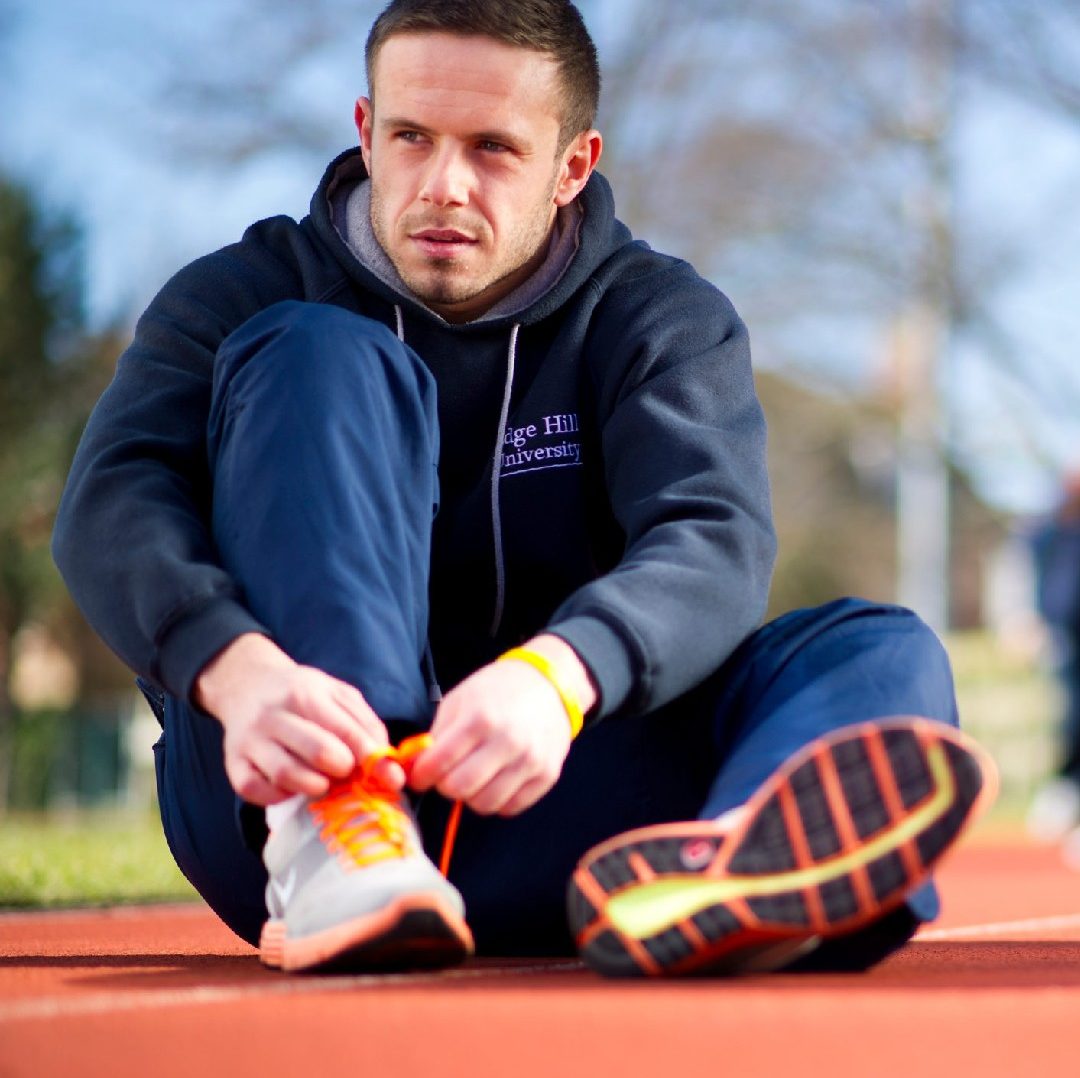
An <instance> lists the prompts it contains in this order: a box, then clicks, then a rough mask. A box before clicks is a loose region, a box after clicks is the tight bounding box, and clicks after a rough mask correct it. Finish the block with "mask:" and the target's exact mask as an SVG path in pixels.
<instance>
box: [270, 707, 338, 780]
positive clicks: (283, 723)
mask: <svg viewBox="0 0 1080 1078" xmlns="http://www.w3.org/2000/svg"><path fill="white" fill-rule="evenodd" d="M266 734H267V735H268V736H269V737H271V738H272V739H273V740H274V741H276V742H277V743H278V744H279V745H281V746H283V747H284V748H286V749H288V751H289V752H290V753H292V755H293V756H295V757H296V758H297V760H299V761H300V762H301V763H302V764H306V765H307V766H308V767H310V768H311V769H312V770H314V771H317V772H318V773H319V774H321V775H329V776H332V777H333V778H339V779H340V778H345V776H346V775H349V774H350V773H351V772H352V771H353V769H354V768H355V767H356V763H357V761H356V757H355V756H354V754H353V751H352V749H350V748H349V746H348V745H346V744H345V742H344V741H342V740H341V738H340V737H338V736H337V735H336V734H334V733H332V732H331V731H330V730H327V729H326V728H325V727H323V726H319V725H317V724H316V723H313V722H311V721H310V720H308V719H302V718H300V717H298V716H296V715H293V714H291V713H289V712H287V711H281V712H277V713H275V714H274V715H273V717H272V718H271V720H270V721H269V722H268V723H267V728H266Z"/></svg>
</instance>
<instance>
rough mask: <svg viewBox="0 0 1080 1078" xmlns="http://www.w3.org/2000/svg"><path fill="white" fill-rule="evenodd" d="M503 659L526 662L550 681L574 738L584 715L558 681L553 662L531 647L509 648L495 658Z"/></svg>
mask: <svg viewBox="0 0 1080 1078" xmlns="http://www.w3.org/2000/svg"><path fill="white" fill-rule="evenodd" d="M505 659H516V660H517V661H518V662H523V663H528V664H529V666H531V667H533V669H534V670H539V671H540V673H541V674H543V675H544V677H546V678H547V679H548V681H549V682H551V687H552V688H553V689H554V690H555V691H556V692H557V693H558V694H559V699H560V700H561V701H562V706H563V707H564V708H565V709H566V717H567V718H568V719H569V720H570V737H571V738H575V737H577V736H578V734H580V733H581V728H582V726H584V725H585V715H584V713H583V712H582V710H581V704H579V703H578V701H577V697H576V696H574V694H573V693H572V692H570V691H569V690H568V689H566V688H565V687H564V686H563V685H562V684H561V682H560V681H559V675H558V673H557V672H556V670H555V664H554V663H553V662H552V661H551V660H550V659H549V658H548V657H547V656H546V655H541V654H540V652H538V651H533V650H532V648H511V649H510V650H509V651H507V652H505V653H504V654H502V655H500V656H499V658H498V659H497V660H496V661H497V662H503V661H504V660H505Z"/></svg>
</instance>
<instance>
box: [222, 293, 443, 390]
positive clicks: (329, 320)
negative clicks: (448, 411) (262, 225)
mask: <svg viewBox="0 0 1080 1078" xmlns="http://www.w3.org/2000/svg"><path fill="white" fill-rule="evenodd" d="M217 360H218V361H217V364H216V366H215V372H214V395H215V397H216V398H218V397H220V396H222V395H223V394H230V393H233V392H235V391H236V390H237V388H238V386H241V387H242V388H243V389H244V390H245V391H246V390H248V389H249V388H250V389H251V390H253V391H258V390H259V389H260V388H269V389H270V390H271V391H272V392H274V393H289V394H300V396H301V398H306V397H308V396H310V395H312V394H314V395H316V396H317V397H318V398H319V403H320V404H323V405H325V406H332V405H334V404H335V403H341V402H343V401H347V402H349V403H351V402H352V398H353V397H354V396H356V395H362V394H364V393H365V392H369V387H370V386H371V385H372V384H373V383H378V384H380V385H386V384H387V383H391V384H393V385H394V386H395V388H397V387H402V388H404V389H405V390H406V391H409V392H411V391H415V392H416V393H417V394H418V395H419V397H420V398H421V399H422V400H425V401H426V400H427V399H428V398H431V399H432V400H433V398H434V379H433V378H432V375H431V373H430V371H428V369H427V367H426V366H425V365H424V364H423V362H422V360H420V358H419V357H418V356H417V354H416V353H415V352H414V351H413V350H412V349H411V348H408V347H407V346H406V345H405V344H403V343H402V342H401V341H399V340H398V338H397V337H396V336H395V335H394V333H393V332H392V331H391V330H390V329H389V328H388V327H387V326H385V325H383V324H382V323H380V322H376V321H374V320H373V319H370V318H366V317H364V316H363V315H359V314H355V313H354V312H352V311H347V310H345V309H344V308H341V307H336V306H333V305H331V304H325V303H304V302H299V301H296V300H286V301H283V302H281V303H275V304H274V305H273V306H271V307H267V308H266V309H265V310H263V311H260V312H259V313H258V314H256V315H254V316H253V317H252V318H250V319H248V320H247V321H246V322H244V323H243V325H241V326H240V327H239V328H238V329H236V330H234V331H233V332H232V333H231V334H230V335H229V336H228V337H226V338H225V340H224V341H223V342H222V344H221V347H220V348H219V350H218V357H217Z"/></svg>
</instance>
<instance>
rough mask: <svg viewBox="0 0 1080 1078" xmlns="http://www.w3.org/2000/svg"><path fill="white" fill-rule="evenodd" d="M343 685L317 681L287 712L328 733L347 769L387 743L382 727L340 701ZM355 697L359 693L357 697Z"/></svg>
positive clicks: (384, 728)
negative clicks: (338, 745)
mask: <svg viewBox="0 0 1080 1078" xmlns="http://www.w3.org/2000/svg"><path fill="white" fill-rule="evenodd" d="M347 688H349V686H345V685H335V684H334V683H333V682H330V681H329V680H326V681H320V683H319V684H318V685H317V687H316V689H315V690H314V691H312V692H310V693H306V694H304V695H303V696H302V697H299V698H297V699H295V700H293V701H291V702H290V710H291V712H292V713H293V714H295V715H298V716H299V717H300V718H302V719H303V720H305V721H306V722H308V723H310V724H312V725H314V726H318V727H320V728H321V729H323V730H326V731H327V732H328V733H330V734H332V735H333V736H334V737H335V738H336V739H337V740H338V741H339V742H340V743H341V744H342V745H343V746H344V747H345V748H346V750H347V751H348V753H349V756H350V760H351V763H350V765H349V766H350V769H351V768H352V767H355V766H356V765H357V764H358V763H360V762H361V761H362V760H364V759H365V758H366V757H367V756H368V755H369V754H370V753H371V752H373V751H374V750H375V749H377V748H380V747H382V746H384V745H386V743H387V736H386V727H385V726H383V724H382V723H381V722H380V721H379V720H378V719H377V718H375V717H374V713H371V714H370V716H369V717H367V718H364V719H363V720H361V719H360V718H358V717H357V714H356V712H355V711H352V710H350V709H349V707H347V706H345V705H344V704H342V703H341V702H340V697H342V696H347V694H346V693H344V692H343V691H342V690H344V689H347ZM357 695H359V694H357Z"/></svg>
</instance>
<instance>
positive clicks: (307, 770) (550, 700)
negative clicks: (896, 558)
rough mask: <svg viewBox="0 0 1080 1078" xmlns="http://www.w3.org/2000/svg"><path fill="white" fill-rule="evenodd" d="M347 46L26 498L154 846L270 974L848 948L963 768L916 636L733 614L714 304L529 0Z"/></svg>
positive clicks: (853, 604)
mask: <svg viewBox="0 0 1080 1078" xmlns="http://www.w3.org/2000/svg"><path fill="white" fill-rule="evenodd" d="M367 64H368V79H369V85H370V94H371V96H370V97H369V98H361V99H360V100H359V101H358V103H357V106H356V122H357V127H358V131H359V136H360V147H359V151H354V152H350V153H346V154H344V155H343V156H341V157H340V158H338V160H336V161H335V162H333V163H332V164H331V166H330V168H329V170H328V172H327V175H326V177H325V179H324V181H323V183H322V185H321V186H320V188H319V190H318V191H317V192H316V194H315V197H314V199H313V201H312V209H311V215H310V216H309V217H307V218H305V219H304V220H303V221H301V222H300V223H299V224H297V223H295V222H293V221H292V220H289V219H286V218H274V219H271V220H269V221H263V222H260V223H258V224H256V225H254V226H253V227H252V228H251V229H250V230H249V231H248V232H247V233H246V235H245V236H244V238H243V239H242V241H241V242H240V243H239V244H237V245H235V246H233V247H229V248H226V249H225V250H223V251H220V252H218V253H217V254H214V255H211V256H209V257H208V258H205V259H202V260H200V261H198V262H196V263H194V264H193V265H191V266H189V267H187V268H186V269H185V270H183V271H181V272H180V273H179V274H178V275H177V276H176V277H175V278H174V279H173V280H172V281H170V282H169V283H168V284H167V285H166V286H165V288H164V289H163V290H162V292H161V293H160V294H159V296H158V297H157V298H156V299H155V300H154V302H153V303H152V304H151V306H150V308H149V309H148V311H147V312H146V314H145V315H144V316H143V318H142V319H141V320H140V322H139V325H138V327H137V330H136V337H135V341H134V343H133V345H132V347H131V348H130V349H129V351H128V352H127V353H125V355H124V356H123V357H122V359H121V361H120V364H119V366H118V370H117V375H116V379H115V381H114V383H113V385H112V386H111V387H110V389H109V390H108V391H107V393H106V394H105V397H104V398H103V400H102V401H101V403H100V404H99V406H98V408H97V410H96V411H95V414H94V416H93V418H92V419H91V421H90V424H89V426H88V429H87V432H86V434H85V436H84V439H83V442H82V444H81V446H80V449H79V453H78V455H77V458H76V461H75V464H74V466H73V469H72V475H71V478H70V480H69V485H68V489H67V491H66V493H65V497H64V500H63V504H62V506H61V511H60V518H59V522H58V525H57V531H56V537H55V544H54V548H55V552H56V557H57V561H58V563H59V564H60V566H61V568H62V569H63V571H64V573H65V576H66V578H67V580H68V581H69V584H70V586H71V589H72V591H73V593H74V594H75V596H76V598H77V599H78V601H79V602H80V604H81V605H82V606H83V608H84V609H85V610H86V612H87V613H88V615H89V616H90V618H91V619H92V621H93V622H94V623H95V625H96V626H97V627H98V629H99V631H100V632H101V633H102V635H103V636H104V637H105V638H106V639H107V640H108V641H109V642H110V643H111V644H112V646H113V647H114V648H115V649H116V651H117V652H118V653H119V654H120V655H121V656H123V657H124V658H125V660H126V661H127V662H128V663H129V664H130V665H131V666H132V667H133V668H134V669H135V670H136V671H137V672H138V673H139V674H140V675H141V677H142V679H143V683H144V685H145V686H146V690H147V692H148V695H149V696H150V698H151V699H152V700H156V701H157V702H158V705H159V710H160V712H161V719H162V723H163V728H164V732H163V737H162V740H161V742H160V743H159V745H158V747H157V766H158V782H159V791H160V800H161V810H162V818H163V822H164V827H165V832H166V835H167V837H168V839H169V842H170V845H171V848H172V850H173V853H174V855H175V856H176V859H177V861H178V863H179V864H180V866H181V868H182V869H183V870H184V872H185V873H186V874H187V876H188V878H189V879H190V880H191V881H192V883H193V884H194V885H195V886H196V888H197V889H198V890H199V891H200V892H201V894H202V895H203V896H204V897H205V898H206V900H207V901H208V902H209V903H210V905H211V906H212V907H213V908H214V909H215V910H216V911H217V912H218V914H219V915H220V916H221V917H222V918H223V919H224V920H225V921H226V923H228V924H229V925H230V926H231V927H233V928H234V929H235V930H236V931H237V932H238V933H239V934H240V935H242V936H243V937H245V938H246V939H249V940H251V941H253V942H254V941H255V940H256V939H258V940H259V944H260V950H261V955H262V958H263V960H264V961H265V962H266V963H267V964H269V965H272V966H276V967H282V968H285V969H326V968H384V967H392V966H404V967H415V966H438V965H443V964H446V963H449V962H453V961H457V960H459V959H461V958H462V957H464V956H465V955H467V954H468V953H470V952H471V951H472V949H473V947H474V940H475V946H476V948H477V949H478V950H480V951H481V952H484V953H491V954H508V953H509V954H564V953H567V952H569V951H571V950H572V948H573V947H574V944H575V940H576V943H577V945H578V946H579V947H580V949H581V950H582V953H583V954H584V955H585V957H586V958H587V959H588V960H589V961H590V962H591V963H592V964H593V965H594V966H595V967H596V968H597V969H599V970H600V971H601V972H604V973H610V974H623V973H652V974H655V973H666V972H671V973H678V972H682V971H689V970H692V969H702V968H705V969H709V968H717V969H720V968H725V969H742V968H750V967H751V966H753V967H760V968H766V967H770V968H771V967H778V966H780V965H784V964H788V963H791V962H793V961H795V960H796V959H800V958H801V959H802V961H804V962H805V961H808V960H815V961H819V962H822V963H824V964H828V965H836V964H846V965H851V964H854V965H859V966H863V965H868V964H870V963H871V962H872V961H874V960H875V959H876V958H878V957H880V956H881V955H882V954H884V953H887V952H888V951H889V950H891V949H892V948H894V947H896V946H898V945H900V944H901V943H902V942H904V941H905V940H906V939H907V938H908V937H909V936H910V935H911V933H912V932H913V931H914V928H915V926H916V925H917V924H918V923H919V921H920V920H921V919H924V918H926V917H928V916H932V915H933V913H934V910H935V902H936V899H935V896H934V894H933V892H932V889H930V888H928V887H924V886H922V885H923V884H925V883H926V881H927V880H928V873H929V870H930V867H931V866H932V864H933V863H934V862H935V861H936V860H937V858H938V857H939V856H940V854H941V853H942V852H943V851H944V849H945V848H947V847H948V845H949V844H950V843H951V842H952V841H953V840H954V839H955V837H956V834H957V833H958V831H959V829H960V827H961V826H962V824H963V823H964V821H965V820H966V819H967V818H968V816H969V815H970V814H971V812H972V810H973V807H974V803H975V801H976V800H977V798H978V797H979V791H980V788H982V787H983V778H982V775H981V773H980V771H981V766H985V764H982V765H981V764H980V760H979V758H978V757H977V755H976V751H975V750H974V749H973V748H972V747H971V746H969V745H967V744H966V743H965V742H964V741H963V740H962V739H961V738H960V736H959V735H958V734H956V733H954V732H953V731H952V730H951V729H949V726H948V725H944V724H953V725H955V721H956V716H955V704H954V702H953V697H952V688H951V680H950V675H949V670H948V664H947V661H946V659H945V657H944V654H943V652H942V650H941V647H940V645H939V644H938V642H937V641H936V639H935V638H934V637H933V635H932V634H931V633H930V632H929V631H928V630H927V629H926V628H925V627H924V626H922V625H921V623H920V622H918V620H917V619H916V618H915V617H914V616H913V615H911V614H910V613H908V612H906V611H901V610H897V609H894V608H885V607H877V606H872V605H870V604H867V603H861V602H857V601H854V600H847V601H843V602H839V603H835V604H832V605H831V606H829V607H826V608H824V609H822V610H815V611H802V612H798V613H795V614H792V615H788V616H787V617H786V618H783V619H781V620H780V621H778V622H774V623H773V624H772V625H770V626H766V627H765V628H763V629H757V627H758V625H759V623H760V619H761V617H762V614H763V611H764V608H765V601H766V594H767V590H768V583H769V577H770V573H771V567H772V561H773V555H774V539H773V531H772V525H771V520H770V509H769V497H768V485H767V480H766V476H765V467H764V440H765V437H764V424H763V420H762V416H761V410H760V408H759V405H758V402H757V400H756V397H755V394H754V389H753V381H752V376H751V371H750V365H749V353H748V348H747V340H746V331H745V328H744V327H743V325H742V323H741V322H740V321H739V319H738V317H737V316H736V315H735V313H734V311H733V310H732V308H731V306H730V304H729V303H728V302H727V300H726V299H725V298H724V297H723V296H722V295H721V294H720V293H718V292H717V291H716V290H715V289H714V288H713V287H712V286H711V285H709V284H708V283H706V282H705V281H703V280H702V279H701V278H700V277H698V276H697V274H696V273H694V271H693V270H692V269H691V268H690V267H689V266H687V265H686V264H684V263H681V262H679V261H677V260H675V259H672V258H669V257H666V256H663V255H659V254H656V253H654V252H653V251H651V250H650V249H649V248H648V247H647V246H645V245H644V244H642V243H640V242H638V241H635V240H633V239H632V237H631V236H630V234H629V232H628V230H627V229H626V228H625V226H623V225H622V224H620V223H619V222H618V220H617V219H616V218H615V216H614V206H613V201H612V196H611V192H610V188H609V187H608V186H607V184H606V183H605V181H604V180H603V179H602V178H601V176H600V175H599V174H597V173H596V172H595V171H594V170H595V167H596V165H597V162H598V161H599V158H600V154H601V148H602V141H601V136H600V134H599V133H598V132H597V131H596V130H595V129H594V127H593V123H594V116H595V111H596V104H597V98H598V93H599V74H598V70H597V64H596V54H595V50H594V48H593V45H592V42H591V40H590V38H589V36H588V33H587V31H586V30H585V27H584V25H583V23H582V21H581V18H580V15H579V13H578V12H577V10H576V9H575V8H574V7H573V5H572V4H570V3H568V2H566V0H527V2H522V3H516V4H513V5H507V4H503V3H501V2H498V0H394V2H393V3H391V4H390V5H389V6H388V7H387V8H386V10H385V11H384V12H383V13H382V15H381V16H380V17H379V19H378V20H377V22H376V23H375V25H374V27H373V29H372V32H371V35H370V38H369V41H368V48H367ZM657 197H670V193H669V192H664V191H663V190H662V185H659V184H658V194H657ZM436 508H437V510H438V511H437V513H436ZM433 514H434V521H433ZM755 630H757V631H755ZM440 686H442V688H445V689H446V690H447V691H446V693H445V695H442V690H441V689H440ZM895 716H926V717H927V718H926V719H910V718H909V719H899V720H898V719H896V718H895ZM870 720H874V721H873V722H871V721H870ZM929 720H936V721H929ZM429 726H430V740H429V741H420V742H418V741H416V740H414V737H415V735H417V734H420V733H421V732H423V731H425V730H427V729H428V727H429ZM582 726H584V727H585V728H584V730H582ZM579 734H580V737H578V735H579ZM572 743H573V747H571V745H572ZM406 783H407V785H408V789H407V790H406V788H405V787H406ZM452 803H458V804H460V805H463V806H464V809H465V811H464V815H463V817H462V819H461V826H460V830H459V831H458V832H457V837H456V841H453V842H452V847H451V844H450V843H447V851H446V852H447V854H448V855H449V868H448V878H444V877H443V876H442V875H440V873H439V872H438V871H437V870H436V869H435V867H434V865H433V864H432V862H431V861H430V860H429V859H428V856H427V854H426V853H425V847H426V848H427V849H428V850H432V851H434V850H435V848H436V847H437V846H439V845H440V844H441V843H442V842H443V836H444V834H445V833H446V832H447V829H448V823H449V824H450V831H451V838H452V832H453V830H454V826H453V825H454V824H456V818H457V817H456V811H455V813H454V815H453V816H452V817H451V804H452ZM262 807H265V812H264V811H262ZM679 821H683V822H679ZM686 821H689V822H686ZM642 828H644V829H645V830H644V831H641V830H639V829H642ZM267 829H268V830H269V837H268V838H267V837H266V835H267ZM260 850H261V852H262V857H261V859H260V857H259V851H260ZM579 861H580V864H579ZM575 865H578V868H577V870H576V872H575ZM572 873H574V883H573V885H572V886H571V888H570V902H569V919H570V924H569V926H568V924H567V915H566V907H565V905H564V896H565V892H566V887H567V881H568V879H569V877H570V876H571V874H572ZM920 888H921V889H920ZM264 895H265V899H264ZM264 902H265V904H264ZM823 941H824V942H823ZM810 952H813V954H810ZM803 956H808V957H803Z"/></svg>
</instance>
